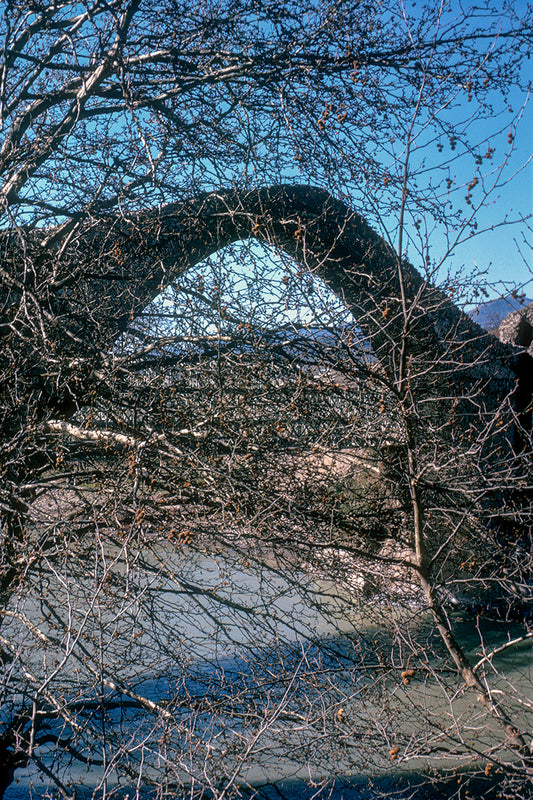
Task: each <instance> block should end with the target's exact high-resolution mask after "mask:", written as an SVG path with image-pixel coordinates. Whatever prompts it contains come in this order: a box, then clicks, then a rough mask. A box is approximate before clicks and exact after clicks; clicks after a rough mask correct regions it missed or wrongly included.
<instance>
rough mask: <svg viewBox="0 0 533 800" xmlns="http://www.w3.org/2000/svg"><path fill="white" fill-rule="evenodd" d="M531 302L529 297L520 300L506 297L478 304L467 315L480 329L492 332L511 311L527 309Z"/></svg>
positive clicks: (509, 296) (510, 296)
mask: <svg viewBox="0 0 533 800" xmlns="http://www.w3.org/2000/svg"><path fill="white" fill-rule="evenodd" d="M532 302H533V300H532V299H531V298H530V297H524V298H523V299H520V298H516V297H513V296H512V295H507V297H500V298H498V300H490V301H489V302H487V303H480V304H479V305H477V306H476V307H475V308H472V309H470V311H469V312H468V314H469V316H470V317H471V318H472V319H473V320H474V322H477V324H478V325H481V327H482V328H485V330H487V331H493V330H494V329H495V328H498V327H499V325H500V324H501V323H502V322H503V320H504V319H505V317H506V316H508V314H510V313H511V311H519V310H520V309H522V308H527V306H528V305H529V304H530V303H532Z"/></svg>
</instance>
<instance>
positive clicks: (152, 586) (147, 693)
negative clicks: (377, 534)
mask: <svg viewBox="0 0 533 800" xmlns="http://www.w3.org/2000/svg"><path fill="white" fill-rule="evenodd" d="M267 562H268V563H259V561H257V562H254V561H253V559H251V558H246V559H243V558H242V557H239V558H238V559H237V558H231V557H229V556H228V555H227V554H226V555H225V556H218V555H217V556H210V555H207V554H205V553H198V552H194V551H193V550H190V551H186V552H181V553H180V554H178V555H176V553H175V552H174V551H172V552H171V551H169V550H168V549H165V548H164V547H154V548H152V551H151V554H150V557H149V558H148V559H147V560H146V562H145V563H144V564H141V563H139V562H137V563H136V565H135V569H132V568H131V567H130V568H129V572H128V579H130V580H131V579H132V578H133V577H134V576H135V579H136V581H137V586H136V588H137V594H138V593H139V588H140V587H141V588H142V592H141V594H142V595H143V602H142V603H137V602H136V603H133V601H132V604H131V605H130V606H128V603H127V602H124V604H123V605H122V607H121V608H122V611H121V613H120V614H117V613H116V611H115V609H112V607H111V606H109V605H107V606H106V602H107V603H109V595H105V593H102V595H101V598H100V601H98V594H96V595H95V593H94V592H95V591H96V589H95V588H94V587H91V582H90V580H88V581H87V585H86V586H85V585H83V581H81V582H80V580H79V579H78V580H77V583H76V587H75V588H74V587H73V586H69V587H67V588H65V586H63V589H61V588H60V587H59V586H57V587H56V589H55V591H56V594H55V602H56V603H57V604H58V606H61V607H62V608H63V610H64V609H66V608H69V609H70V611H69V613H70V615H71V617H72V615H73V614H74V616H75V615H76V614H78V615H81V616H82V617H83V619H84V620H85V625H86V631H87V633H88V634H90V636H92V639H91V641H92V642H93V644H92V645H89V644H85V645H84V647H86V652H89V651H88V650H87V648H89V650H90V652H91V655H92V658H93V661H95V660H96V653H95V651H93V650H91V647H94V646H95V645H94V643H95V642H96V638H97V637H96V633H97V632H98V631H99V633H98V636H99V637H100V640H99V641H100V648H101V654H100V655H101V659H103V660H104V661H103V663H104V667H105V674H106V675H108V676H109V675H113V676H117V675H118V677H119V678H120V686H121V688H120V690H117V689H116V688H115V692H114V695H113V696H114V697H115V698H116V699H118V698H121V699H122V700H125V699H127V698H128V697H129V700H130V701H132V702H131V703H130V705H131V708H129V709H128V708H126V707H127V703H126V704H124V707H122V708H121V707H119V706H118V705H117V707H116V708H113V709H112V708H111V705H110V704H109V707H108V708H107V709H106V712H105V724H106V725H107V731H106V733H105V736H106V740H107V744H106V753H107V755H106V759H107V761H106V765H105V768H104V767H95V766H94V765H93V766H86V765H80V764H79V763H78V764H76V763H74V762H73V761H72V760H71V758H70V757H65V756H63V757H62V759H60V758H58V756H57V748H53V747H51V746H49V747H48V749H47V747H46V746H45V747H44V748H43V749H42V752H41V754H40V755H41V758H42V759H43V763H44V764H45V767H46V768H49V769H50V770H54V771H55V772H56V774H58V775H60V776H61V780H62V781H63V783H64V786H67V785H68V786H72V785H76V786H77V789H76V794H75V797H76V798H84V799H85V798H89V797H94V798H103V799H104V798H109V799H110V798H112V797H117V798H125V797H127V796H129V798H130V800H131V798H133V797H150V796H154V797H155V796H157V793H156V792H151V790H150V788H149V780H150V779H151V778H154V779H155V778H156V777H157V776H160V775H163V776H164V781H166V784H165V785H167V786H168V787H170V786H171V785H172V782H173V781H174V783H175V784H179V783H181V784H182V785H183V786H184V787H186V788H183V789H180V790H176V791H175V793H174V797H175V798H176V800H182V798H183V800H185V798H186V797H190V796H191V786H192V787H199V786H200V785H207V786H209V785H211V789H212V791H214V792H215V793H216V792H217V791H218V792H222V791H223V787H224V786H227V787H228V788H227V794H225V795H223V796H224V797H226V796H230V794H231V792H230V789H231V788H232V787H235V786H237V785H240V786H241V787H246V786H248V787H249V789H248V790H245V789H244V788H243V789H242V791H243V792H244V793H243V794H242V796H243V797H244V796H246V797H251V796H254V795H253V792H254V791H257V792H259V793H260V794H259V796H261V797H265V798H270V797H272V798H274V797H279V795H278V794H276V791H277V790H279V789H282V790H283V796H284V797H288V798H302V800H304V798H311V797H315V796H317V794H316V792H317V790H318V787H319V786H321V785H322V784H323V785H324V786H325V787H326V788H325V789H324V792H325V793H324V795H323V796H324V797H327V796H328V797H331V798H332V800H343V799H344V798H346V799H347V798H354V799H355V798H378V797H380V796H383V793H385V795H386V796H388V797H392V796H396V795H395V794H393V789H394V790H398V791H400V790H401V791H405V793H406V794H405V796H408V795H409V796H416V797H417V798H425V797H427V798H430V797H435V798H437V797H452V796H453V795H454V793H455V792H456V791H457V788H458V786H459V785H460V784H458V780H462V781H465V782H466V783H467V784H468V785H469V786H470V789H469V791H470V796H471V797H476V796H479V797H481V796H483V793H487V792H488V791H489V788H490V785H491V784H492V783H494V782H495V783H498V780H499V778H498V769H497V767H494V768H493V767H492V766H491V769H489V768H488V767H487V764H490V765H492V762H491V761H490V760H489V759H488V757H487V753H492V754H493V756H492V757H493V761H494V762H495V763H496V764H497V762H498V760H499V759H502V760H505V759H509V758H510V757H511V756H510V751H509V749H508V748H507V747H505V746H503V745H502V744H501V742H502V734H501V730H500V728H499V727H498V725H497V724H496V723H495V722H494V721H492V720H490V719H489V718H488V717H487V714H486V713H485V712H484V710H483V709H482V708H481V707H479V706H478V705H477V704H476V702H475V699H474V698H473V697H472V695H471V693H467V692H464V691H463V688H462V686H461V683H460V682H459V681H458V680H457V678H456V676H455V674H454V671H453V670H452V669H451V668H450V665H449V661H448V659H447V658H446V655H445V653H444V652H443V648H442V645H441V643H440V640H439V638H438V636H436V634H435V631H434V629H433V626H432V624H431V621H430V619H429V617H428V615H427V613H426V612H425V611H424V610H422V609H420V608H417V607H415V606H410V605H409V604H406V605H405V607H403V608H402V607H400V606H394V607H390V606H387V605H386V604H385V603H383V602H377V601H374V602H373V601H372V600H371V599H368V600H367V602H366V603H365V604H364V605H361V604H360V602H359V601H357V602H355V601H353V600H352V598H351V597H350V593H349V592H348V591H347V590H346V589H345V588H343V587H339V586H336V585H335V584H333V583H326V582H324V581H317V580H315V579H314V578H313V576H309V575H303V574H301V573H299V572H298V571H296V570H292V571H291V570H290V569H289V568H287V570H286V572H284V570H283V569H282V568H281V567H279V566H277V565H276V564H275V562H274V560H273V559H270V561H268V560H267ZM115 563H116V566H115V572H116V573H117V574H118V573H120V574H121V575H122V577H124V564H123V562H122V561H121V560H120V559H116V562H115ZM162 565H164V569H163V567H162ZM134 573H135V575H134ZM142 581H144V584H142ZM139 582H140V583H139ZM102 584H103V582H102V581H101V580H100V581H99V582H98V584H97V588H98V587H100V589H99V590H100V591H101V592H103V590H102ZM95 598H96V599H95ZM106 598H107V600H106ZM74 601H75V602H74ZM84 604H85V606H84ZM83 606H84V607H83ZM74 608H75V613H74V611H73V609H74ZM21 610H22V609H21ZM23 610H24V613H25V614H27V615H28V616H30V617H31V616H32V614H33V615H34V616H35V617H36V618H37V617H38V616H39V613H41V617H40V618H39V620H38V621H39V624H40V625H41V626H42V625H43V618H42V610H41V611H38V609H37V608H32V605H31V602H29V601H28V602H27V603H26V605H25V607H24V609H23ZM88 610H90V614H88ZM58 613H59V612H58ZM95 616H96V617H97V618H98V621H99V622H98V625H97V626H94V625H93V624H92V623H89V621H88V619H89V617H91V618H92V617H95ZM71 617H69V619H71ZM134 630H135V631H136V632H133V631H134ZM102 631H103V633H102ZM454 631H455V634H456V636H457V639H458V641H460V643H461V644H462V645H463V647H464V648H465V651H466V652H467V653H468V655H469V656H470V657H471V658H472V659H473V661H474V662H479V661H481V660H482V659H483V657H484V656H485V657H486V656H488V655H490V653H492V652H493V651H494V650H495V649H497V648H501V647H502V645H504V644H505V643H508V642H510V641H512V640H518V639H519V638H520V637H521V636H524V634H526V633H527V631H526V629H525V627H524V626H522V625H520V624H516V623H504V622H496V621H490V620H479V619H477V618H471V617H469V616H468V615H463V616H461V615H460V614H458V613H456V614H455V615H454ZM102 637H103V638H102ZM121 637H122V639H123V640H124V641H123V642H122V645H121ZM86 639H87V641H89V639H90V637H89V635H87V637H86ZM117 642H118V643H117ZM531 642H532V640H531V638H529V639H525V640H524V641H522V642H516V644H514V645H512V646H508V647H505V648H503V649H502V650H501V652H500V653H498V654H497V655H495V656H494V657H490V658H487V660H486V661H485V662H484V663H483V664H482V665H480V674H481V675H483V674H485V676H486V681H487V685H489V682H490V687H491V691H493V692H494V697H497V698H502V700H505V702H506V704H507V706H508V707H509V709H510V710H511V712H512V714H513V720H514V722H515V724H518V725H520V727H521V728H522V729H523V730H525V731H528V732H531V731H533V703H532V702H531V701H532V698H533V666H532V658H531V656H532V649H531ZM126 644H127V646H126ZM70 652H71V651H69V653H70ZM72 653H73V654H74V648H73V649H72ZM50 658H51V656H50V655H48V659H50ZM28 659H29V661H27V662H26V663H29V662H30V661H31V660H32V659H33V665H34V667H33V668H35V669H38V664H41V666H42V665H43V653H42V652H40V651H39V650H37V649H34V650H32V651H31V654H29V655H28ZM48 663H50V661H49V662H48ZM76 664H77V666H76V668H75V669H74V666H75V665H76ZM74 673H75V674H76V676H78V677H77V678H76V679H77V680H80V678H79V676H80V675H81V674H82V673H83V670H82V669H81V668H80V666H79V662H76V659H75V658H74V656H72V657H70V655H69V658H66V659H64V664H63V666H62V672H61V675H62V676H63V680H66V683H67V686H68V687H69V689H68V691H71V692H72V691H73V688H72V685H73V682H74ZM65 676H66V678H65ZM117 680H118V678H117ZM94 685H95V686H96V684H94ZM124 687H126V689H128V687H129V690H130V691H131V692H133V694H131V693H130V695H127V691H126V692H123V691H122V689H123V688H124ZM111 694H112V692H111V693H110V694H109V697H110V696H111ZM80 696H81V695H80ZM134 697H136V698H143V699H144V701H146V703H158V704H160V707H161V709H163V710H164V714H163V716H165V714H167V713H168V715H171V716H172V720H173V725H174V728H175V729H173V730H170V727H172V726H170V727H169V729H168V733H167V734H165V732H164V731H163V732H162V728H161V725H160V727H159V729H158V724H157V723H154V717H153V715H149V714H148V715H146V714H144V716H143V714H139V705H138V703H137V706H136V707H135V702H133V699H134ZM146 703H145V706H144V711H146ZM528 704H529V705H528ZM168 709H170V711H168ZM145 717H147V719H145ZM169 718H170V716H169ZM165 719H166V717H165ZM102 720H104V715H103V712H102ZM91 724H93V721H91ZM176 726H178V727H179V726H181V731H182V732H181V733H179V732H177V727H176ZM164 727H165V726H164V725H163V728H164ZM185 729H186V731H187V733H186V734H183V731H184V730H185ZM165 730H166V728H165ZM165 735H167V736H168V738H167V740H165V741H164V748H163V749H164V755H161V753H159V755H158V756H157V757H155V756H154V747H155V742H156V738H157V736H158V737H159V739H158V742H159V744H158V747H161V741H163V740H164V736H165ZM161 737H163V739H162V738H161ZM113 743H114V744H113ZM82 744H83V746H84V747H87V746H88V745H87V744H86V743H84V742H83V736H81V735H80V748H81V746H82ZM113 747H115V749H116V750H117V751H119V750H120V752H121V754H122V756H123V757H125V756H126V755H127V758H129V759H130V764H131V766H132V768H134V769H136V770H138V769H139V765H140V764H141V761H142V763H143V765H144V766H143V770H144V772H143V774H144V776H145V780H141V781H139V782H137V783H136V782H135V781H134V782H133V783H132V782H129V781H128V779H127V778H121V779H119V777H118V775H117V772H116V770H115V769H114V768H113V763H112V759H111V755H112V753H113ZM92 758H93V761H94V754H93V757H92ZM165 759H166V763H165ZM195 760H196V761H195ZM435 770H440V774H441V776H442V775H445V776H447V780H446V782H441V784H440V788H438V789H437V788H436V787H435V786H433V787H431V786H429V785H428V784H427V781H426V779H425V778H424V780H422V778H421V776H422V775H424V774H430V772H431V771H433V772H434V771H435ZM485 772H486V773H487V774H486V775H485ZM470 773H475V775H476V777H475V779H474V778H472V780H471V779H470V778H469V775H470ZM461 775H462V777H461ZM104 776H105V777H104ZM458 776H459V777H458ZM469 781H470V783H469ZM472 781H474V782H472ZM202 782H203V783H202ZM274 784H276V785H277V789H276V788H275V787H274ZM419 784H420V786H418V785H419ZM465 785H466V784H465ZM187 787H188V788H187ZM221 787H222V788H221ZM417 787H418V788H417ZM70 791H71V790H70V789H69V792H70ZM246 791H247V792H248V793H246ZM328 792H329V793H330V794H328ZM439 792H440V794H439ZM476 792H477V794H476ZM56 796H57V797H59V796H61V795H60V793H59V792H58V789H57V787H56V788H54V787H53V785H52V784H51V782H50V780H43V778H42V773H41V774H40V775H39V774H38V773H37V771H36V770H35V768H33V767H32V768H30V769H29V770H20V771H19V772H18V774H17V783H16V784H14V785H13V786H12V787H11V788H10V789H9V790H8V792H7V794H6V798H7V800H28V798H30V797H38V798H45V797H47V798H49V797H56ZM72 796H74V795H72ZM398 796H402V795H398ZM487 796H489V795H488V794H487Z"/></svg>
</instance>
